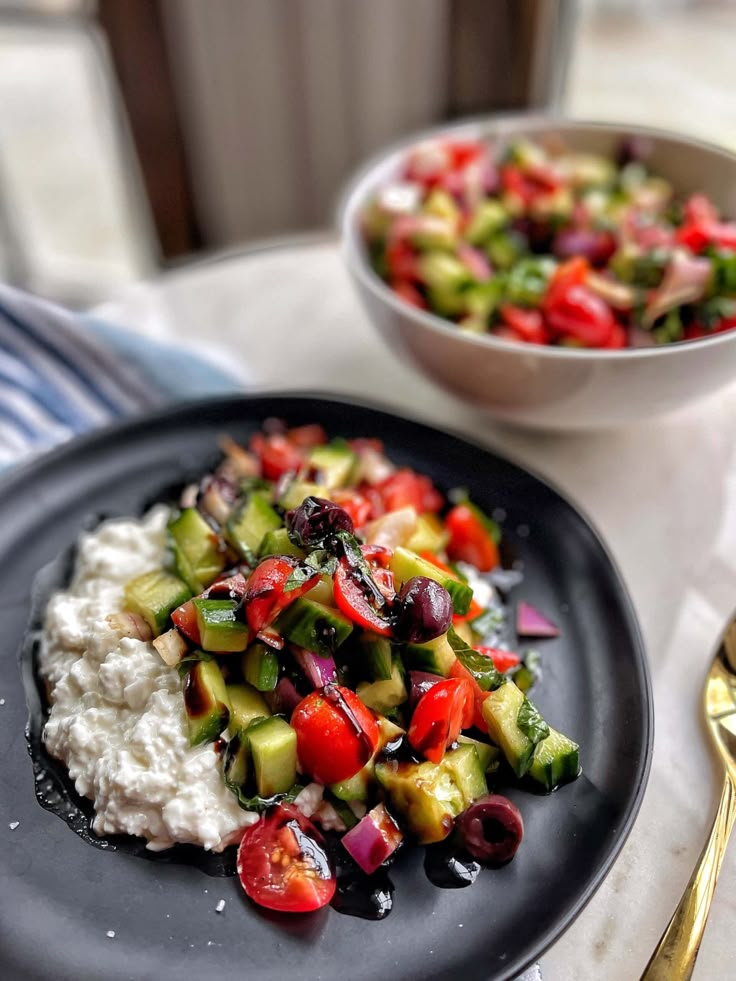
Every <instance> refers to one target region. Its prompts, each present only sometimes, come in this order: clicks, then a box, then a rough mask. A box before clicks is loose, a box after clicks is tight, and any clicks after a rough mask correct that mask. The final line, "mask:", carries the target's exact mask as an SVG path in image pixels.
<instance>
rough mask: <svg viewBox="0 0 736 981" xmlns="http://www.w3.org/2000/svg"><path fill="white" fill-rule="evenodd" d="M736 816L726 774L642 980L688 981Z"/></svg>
mask: <svg viewBox="0 0 736 981" xmlns="http://www.w3.org/2000/svg"><path fill="white" fill-rule="evenodd" d="M735 819H736V786H734V782H733V780H732V778H731V777H730V776H729V775H728V774H727V775H726V779H725V781H724V783H723V791H722V792H721V800H720V802H719V804H718V811H717V813H716V817H715V821H714V822H713V828H712V829H711V832H710V837H709V838H708V841H707V842H706V845H705V847H704V848H703V851H702V853H701V855H700V858H699V860H698V864H697V865H696V866H695V869H694V871H693V874H692V876H691V877H690V881H689V882H688V884H687V887H686V888H685V892H684V893H683V894H682V899H681V900H680V902H679V904H678V906H677V909H676V910H675V912H674V913H673V914H672V919H671V920H670V922H669V924H668V926H667V929H666V930H665V931H664V933H663V934H662V938H661V940H660V941H659V943H658V944H657V947H656V949H655V951H654V953H653V954H652V956H651V959H650V961H649V963H648V964H647V966H646V968H645V969H644V973H643V974H642V976H641V981H688V979H689V978H690V976H691V975H692V973H693V969H694V967H695V959H696V957H697V956H698V950H699V949H700V941H701V940H702V939H703V931H704V930H705V924H706V921H707V919H708V912H709V911H710V903H711V900H712V898H713V892H714V891H715V888H716V882H717V881H718V873H719V872H720V870H721V863H722V862H723V856H724V854H725V852H726V845H727V844H728V838H729V835H730V834H731V829H732V827H733V824H734V820H735Z"/></svg>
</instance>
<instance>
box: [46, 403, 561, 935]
mask: <svg viewBox="0 0 736 981" xmlns="http://www.w3.org/2000/svg"><path fill="white" fill-rule="evenodd" d="M222 447H223V450H224V453H225V458H224V460H223V461H222V462H221V463H220V465H219V466H218V467H217V469H216V470H214V471H213V472H212V473H209V474H207V475H205V476H204V478H203V479H202V480H201V481H200V482H199V483H197V484H194V485H191V486H188V487H187V488H185V490H184V491H183V493H182V495H181V499H180V501H179V504H178V506H177V507H168V506H167V507H166V508H165V509H164V511H163V512H159V511H156V512H152V514H153V517H150V516H149V517H147V518H144V519H143V520H142V521H140V522H137V523H136V522H130V521H128V522H127V523H125V524H124V525H121V524H119V525H118V526H117V531H116V530H115V528H116V526H115V522H107V523H106V525H105V526H103V529H104V528H106V529H107V530H106V531H104V530H103V532H100V533H97V534H98V537H97V539H95V538H94V535H92V536H88V540H87V544H86V545H85V548H84V549H83V553H82V559H81V565H80V564H79V563H78V567H77V569H76V572H75V579H74V581H73V584H72V587H71V589H70V591H69V592H68V593H66V594H64V593H62V594H59V595H58V596H57V598H56V600H55V601H54V603H55V604H56V605H55V607H54V611H55V612H54V616H56V621H57V622H56V625H55V626H54V625H53V624H52V625H51V626H49V627H48V629H49V630H51V631H52V633H53V632H54V631H55V635H54V637H55V640H54V642H55V643H56V644H57V646H58V645H60V646H62V647H67V648H69V647H71V648H73V650H72V654H71V656H70V657H69V658H67V660H66V661H63V662H62V660H61V658H60V657H56V656H55V657H50V656H48V655H44V654H43V653H42V656H41V674H42V676H43V677H44V678H45V679H46V681H47V683H48V685H49V701H50V704H51V711H50V716H49V721H48V722H47V725H46V741H47V747H48V748H49V750H50V752H52V753H53V754H54V755H57V756H59V757H61V758H64V759H65V760H66V761H67V764H68V766H69V771H70V774H71V775H72V776H73V777H75V778H76V779H77V789H80V790H81V792H82V793H84V794H86V795H87V796H91V797H93V798H94V800H95V808H96V810H97V814H98V819H100V818H101V819H102V824H101V825H99V826H98V824H97V823H95V824H94V825H93V827H94V828H95V830H98V827H99V829H101V831H102V832H105V831H128V832H129V833H133V834H139V835H141V836H143V837H146V838H148V840H149V845H150V846H151V847H153V848H165V847H168V846H170V845H172V844H175V843H177V842H178V841H188V842H191V843H199V844H201V845H202V846H203V847H206V848H211V849H214V850H220V849H222V848H225V847H227V846H228V845H233V844H237V847H238V851H237V872H238V875H239V878H240V882H241V883H242V886H243V889H244V890H245V892H246V894H247V895H248V896H249V897H250V898H251V899H252V900H253V901H254V902H255V903H257V904H259V905H261V906H264V907H267V908H269V909H273V910H279V911H282V912H308V911H311V910H316V909H319V908H321V907H323V906H326V905H328V904H331V905H332V906H333V907H335V908H336V909H338V910H340V911H342V912H347V913H351V914H353V915H359V916H364V917H372V918H377V919H380V918H382V917H383V916H385V915H387V913H388V912H389V911H390V909H391V904H392V885H391V882H390V879H389V877H388V871H387V870H388V867H389V866H390V863H391V861H392V860H393V858H394V857H395V855H396V854H397V853H398V851H399V850H400V849H403V848H406V847H410V846H428V853H429V852H431V853H432V854H433V855H434V856H435V866H434V872H432V871H431V870H430V866H431V863H430V866H428V874H429V877H430V879H431V880H432V881H433V882H437V883H438V884H442V883H441V881H440V880H442V878H443V877H444V878H445V879H447V878H448V877H449V878H450V879H452V880H453V881H452V882H450V883H449V884H451V885H467V884H470V882H472V881H473V880H474V878H475V877H476V876H477V875H478V874H479V872H480V869H481V867H482V866H488V867H495V866H499V865H502V864H505V863H506V862H508V861H509V860H511V859H512V858H513V856H514V854H515V853H516V850H517V848H518V847H519V846H520V844H521V842H522V837H523V816H522V813H521V811H520V809H519V806H517V804H515V803H513V802H512V801H511V800H509V799H508V798H507V797H506V796H505V795H504V793H503V792H499V791H503V790H504V789H505V788H506V787H507V786H510V785H516V784H517V783H518V784H519V785H520V786H521V787H522V788H523V787H526V788H528V789H529V790H532V791H533V790H534V789H536V791H537V792H542V793H548V792H550V791H552V790H555V789H556V788H557V787H558V786H559V785H561V784H563V783H565V782H567V781H570V780H574V779H575V778H576V777H577V776H578V773H579V771H580V760H579V747H578V745H577V744H576V743H575V742H574V741H573V739H571V738H569V737H568V736H566V735H564V734H563V733H562V732H561V731H558V730H557V729H555V728H553V727H552V725H551V724H550V723H549V722H548V721H546V720H545V719H544V718H543V717H542V716H541V714H540V712H539V711H538V709H537V708H536V706H535V705H534V703H533V702H532V701H531V700H530V699H529V696H528V694H527V693H528V691H529V689H530V687H531V686H532V684H533V683H534V681H535V679H536V677H537V675H538V663H537V662H538V655H536V653H535V652H528V653H525V654H520V653H517V651H516V650H515V649H513V648H517V649H518V645H519V644H520V643H524V638H527V637H529V638H531V637H533V638H537V639H541V641H542V642H543V641H544V638H547V637H555V636H557V635H558V634H559V630H558V628H557V627H556V625H555V624H554V623H553V622H552V621H551V620H549V619H548V618H547V617H546V616H545V615H544V614H543V613H542V612H541V611H539V610H537V609H535V608H534V607H533V606H531V605H530V604H529V603H527V602H524V601H519V602H518V603H517V605H516V616H515V620H514V623H513V625H511V624H509V623H508V620H507V617H506V609H505V607H504V604H503V603H502V601H501V598H500V595H499V592H498V589H497V588H496V587H497V586H499V587H500V588H502V589H504V588H508V584H509V581H511V582H513V583H518V579H519V575H518V573H517V574H516V576H514V575H511V578H510V580H509V570H504V569H502V568H501V559H500V552H499V545H500V544H502V543H501V534H500V529H499V526H498V525H497V524H496V522H495V521H494V520H493V519H492V518H491V517H488V516H487V515H485V514H484V513H483V512H482V511H481V510H479V508H478V507H477V506H476V505H475V504H474V503H473V502H472V501H471V500H469V499H468V498H467V496H466V495H464V493H463V492H462V491H460V490H456V491H453V492H451V493H450V494H449V495H448V496H445V495H444V494H443V493H441V492H440V490H439V489H438V488H437V487H435V486H434V484H433V483H432V481H431V480H430V479H429V478H428V477H426V476H423V475H421V474H418V473H416V472H414V471H413V470H410V469H408V468H402V467H397V466H396V465H395V464H394V463H393V462H392V461H391V460H390V459H388V457H387V456H386V454H385V453H384V451H383V446H382V444H381V442H380V441H378V440H372V439H364V438H361V439H353V440H345V439H341V438H338V439H332V440H331V441H328V437H327V434H326V433H325V431H324V430H323V429H322V427H320V426H318V425H308V426H301V427H298V428H295V429H287V428H286V427H285V426H284V425H282V424H279V423H278V422H275V421H273V420H272V421H270V422H269V423H268V424H267V425H266V426H264V429H263V431H261V432H258V433H257V434H256V435H254V436H253V437H252V438H251V440H250V444H249V446H248V447H244V446H241V445H239V444H237V443H235V442H233V441H232V440H230V439H227V438H225V439H223V441H222ZM100 535H101V536H102V537H100ZM136 536H141V538H143V537H146V536H148V538H149V539H150V540H149V541H145V542H141V543H140V548H139V549H138V550H137V551H136V550H134V549H132V548H131V549H129V551H130V553H131V556H133V555H134V554H135V555H136V556H137V558H136V562H137V565H134V564H133V560H132V558H131V559H130V565H129V568H130V569H131V571H134V573H135V574H133V575H132V576H131V575H130V573H128V576H129V577H128V578H127V579H125V580H124V582H121V581H120V580H119V577H118V578H117V579H116V578H115V576H117V575H118V573H119V569H118V568H117V566H118V565H119V562H120V558H119V557H120V556H123V555H124V552H123V551H122V545H123V540H124V539H128V540H129V539H131V538H133V539H135V537H136ZM92 542H97V545H98V546H99V547H97V551H95V552H94V553H93V552H92V550H91V548H90V543H92ZM100 543H102V545H100ZM102 546H104V547H102ZM115 549H117V551H115ZM154 555H158V557H159V558H158V560H157V561H156V562H154V563H151V560H152V557H153V556H154ZM93 576H94V577H96V578H98V579H99V578H102V579H103V580H105V581H106V582H107V583H108V585H107V586H106V587H105V590H103V591H102V592H100V593H99V594H94V593H93V590H92V588H91V585H90V583H91V578H92V577H93ZM502 584H504V585H502ZM75 589H76V593H75ZM115 597H117V607H116V608H109V606H110V604H111V603H112V602H113V598H115ZM73 603H77V604H78V606H79V607H80V608H82V609H83V610H85V611H87V612H89V610H90V605H91V606H92V613H93V614H94V616H93V617H92V618H91V620H90V623H91V624H92V628H91V629H92V630H93V631H96V632H97V633H98V634H99V633H100V629H99V623H100V619H99V617H100V616H101V612H102V611H103V610H104V608H105V607H106V606H107V609H106V610H105V615H104V618H103V620H104V623H105V624H106V627H105V629H106V630H108V631H109V635H107V634H106V635H105V636H103V637H102V638H101V639H100V642H99V644H100V645H101V649H100V651H99V652H97V653H96V654H95V657H96V660H95V659H93V658H88V657H87V656H86V655H85V656H84V657H80V656H79V649H80V648H81V647H82V646H83V643H84V641H83V640H80V629H79V627H78V625H76V624H73V625H70V624H71V621H70V620H69V619H68V612H69V608H70V604H73ZM61 614H63V616H62V615H61ZM64 617H67V619H66V620H64ZM95 618H97V619H95ZM49 623H51V621H49ZM113 636H114V637H115V638H117V639H116V643H117V644H118V645H119V647H118V648H116V649H115V650H114V651H113V653H112V654H106V653H105V652H106V651H108V650H109V649H110V648H111V645H113V640H112V638H113ZM88 643H91V642H89V641H88ZM98 646H99V645H98ZM57 654H58V651H57ZM64 656H66V654H65V655H64ZM126 660H127V661H128V663H130V664H131V665H132V666H133V668H134V669H135V671H134V674H135V677H132V676H131V677H126V675H125V662H126ZM153 662H155V664H154V663H153ZM64 665H66V667H64ZM85 689H86V693H85ZM69 693H71V696H73V697H70V698H69V699H67V703H66V709H65V711H67V713H68V714H67V715H63V714H62V715H60V716H58V713H57V714H55V710H56V708H57V705H58V706H59V707H63V705H62V703H63V702H64V699H65V698H66V695H67V694H69ZM98 694H99V695H100V697H99V699H97V695H98ZM74 699H76V702H75V701H74ZM96 699H97V700H96ZM111 705H120V706H121V709H120V713H119V715H118V716H112V719H113V721H112V722H106V723H105V724H106V726H107V730H105V732H104V733H103V734H102V735H100V733H99V732H97V733H95V734H94V735H92V736H90V735H89V732H88V731H87V730H85V729H84V726H83V724H82V723H83V720H84V713H87V714H90V713H91V716H92V724H93V725H94V723H95V720H99V718H100V717H101V714H102V713H103V712H104V711H108V709H110V706H111ZM75 706H77V708H75ZM118 721H119V723H120V725H126V726H127V727H128V728H127V729H126V730H125V736H124V738H121V740H120V746H119V747H116V749H115V758H116V760H118V761H120V760H122V761H124V762H125V767H122V768H121V769H120V770H119V771H117V772H116V771H115V770H114V768H113V767H112V766H110V767H109V768H108V769H105V768H104V767H102V765H101V761H100V760H95V759H91V760H90V754H91V755H92V756H94V747H95V746H97V747H98V750H99V752H100V753H101V754H103V755H104V752H105V750H104V747H105V745H106V744H109V742H110V736H109V735H108V730H110V731H112V730H113V729H114V728H115V726H116V725H118ZM554 722H555V723H556V724H561V723H564V720H557V719H555V720H554ZM80 733H83V734H82V735H80ZM100 740H101V741H100ZM146 741H147V742H148V743H150V745H148V746H147V745H146ZM81 744H83V745H81ZM149 751H150V752H151V754H152V755H153V756H158V757H162V756H164V757H165V759H166V760H167V761H168V762H166V763H165V766H164V769H163V770H162V772H161V773H160V774H159V775H158V776H157V777H156V779H155V780H153V781H152V778H151V776H150V774H149V775H147V774H146V773H145V771H144V770H142V769H141V767H142V761H143V760H144V758H145V754H146V753H147V752H149ZM75 753H76V755H75ZM167 753H168V754H169V755H168V756H166V754H167ZM80 760H82V762H83V763H84V764H85V765H86V766H87V769H86V770H84V769H83V766H82V763H80ZM72 771H73V772H72ZM175 775H176V779H174V777H175ZM188 779H190V780H191V783H192V785H191V787H189V788H188V787H187V780H188ZM80 780H81V781H82V783H81V784H80ZM95 781H96V783H95ZM169 784H171V785H170V786H169ZM174 784H176V786H175V785H174ZM195 790H196V795H195ZM123 791H124V792H123ZM116 795H117V796H116ZM154 798H155V801H154V800H153V799H154ZM111 801H112V802H114V804H115V808H114V809H112V808H111V807H110V802H111ZM151 801H153V802H154V803H155V807H153V808H152V809H151V812H150V815H149V816H147V817H146V818H145V822H146V823H141V822H142V821H143V818H142V815H144V814H146V807H147V805H148V804H149V803H151ZM105 807H107V810H105ZM126 808H127V810H126ZM187 808H189V811H187ZM522 810H523V805H522ZM188 814H189V815H191V816H190V817H188ZM126 815H127V817H126ZM124 818H125V819H126V820H127V821H128V823H127V824H126V823H125V821H124V820H123V819H124ZM105 822H107V823H105ZM116 822H117V823H116ZM130 822H133V823H130ZM135 822H138V823H137V824H136V823H135ZM218 822H219V823H218ZM213 829H214V830H213ZM437 863H439V865H440V866H441V867H442V869H443V872H442V874H440V873H439V872H438V871H437Z"/></svg>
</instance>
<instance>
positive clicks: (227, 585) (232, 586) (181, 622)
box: [171, 572, 246, 644]
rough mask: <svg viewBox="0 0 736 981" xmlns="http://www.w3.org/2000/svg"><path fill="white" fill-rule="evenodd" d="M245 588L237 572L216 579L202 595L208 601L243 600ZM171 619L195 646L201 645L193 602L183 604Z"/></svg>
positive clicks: (243, 579) (241, 577) (243, 580)
mask: <svg viewBox="0 0 736 981" xmlns="http://www.w3.org/2000/svg"><path fill="white" fill-rule="evenodd" d="M245 588H246V583H245V577H244V576H242V575H241V574H240V573H239V572H236V573H235V575H232V576H221V577H220V578H219V579H215V581H214V582H213V583H212V585H211V586H209V587H208V588H207V589H205V591H204V592H203V593H202V597H203V598H204V599H208V598H209V597H212V598H213V599H241V598H242V597H243V595H244V593H245ZM171 619H172V621H173V623H174V626H175V627H176V628H177V629H178V630H180V631H181V632H182V633H183V634H184V636H185V637H188V638H189V640H191V641H192V642H193V643H195V644H200V643H201V638H200V636H199V625H198V624H197V612H196V610H195V609H194V603H192V601H191V600H187V601H186V603H182V605H181V606H179V607H177V608H176V609H175V610H174V612H173V613H172V614H171Z"/></svg>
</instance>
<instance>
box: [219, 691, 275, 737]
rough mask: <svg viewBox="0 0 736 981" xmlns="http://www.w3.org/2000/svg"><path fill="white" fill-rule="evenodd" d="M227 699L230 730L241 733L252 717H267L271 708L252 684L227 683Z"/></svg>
mask: <svg viewBox="0 0 736 981" xmlns="http://www.w3.org/2000/svg"><path fill="white" fill-rule="evenodd" d="M227 700H228V703H229V705H230V722H229V723H228V728H229V729H230V732H231V733H233V734H235V733H240V735H242V734H243V733H244V732H245V730H246V729H247V728H248V726H249V725H250V724H251V722H252V721H253V720H254V719H259V718H268V716H269V715H270V714H271V710H270V709H269V707H268V705H267V704H266V700H265V698H264V697H263V695H261V693H260V692H259V691H256V689H255V688H254V687H253V686H252V685H228V686H227Z"/></svg>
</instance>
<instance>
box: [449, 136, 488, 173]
mask: <svg viewBox="0 0 736 981" xmlns="http://www.w3.org/2000/svg"><path fill="white" fill-rule="evenodd" d="M446 147H447V151H448V153H449V155H450V160H451V166H452V167H453V168H454V169H456V170H458V169H459V170H462V169H463V168H464V167H467V166H468V164H471V163H473V162H474V161H475V160H478V159H479V157H482V156H483V154H484V153H486V146H485V144H484V143H481V142H480V141H479V140H453V141H452V142H448V143H447V144H446Z"/></svg>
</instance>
